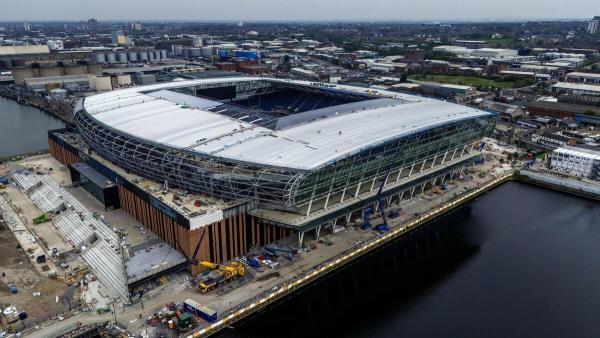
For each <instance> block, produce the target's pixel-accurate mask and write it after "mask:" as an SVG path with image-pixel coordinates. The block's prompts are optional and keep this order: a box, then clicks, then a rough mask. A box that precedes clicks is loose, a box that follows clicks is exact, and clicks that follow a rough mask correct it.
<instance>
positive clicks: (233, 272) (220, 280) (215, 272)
mask: <svg viewBox="0 0 600 338" xmlns="http://www.w3.org/2000/svg"><path fill="white" fill-rule="evenodd" d="M199 264H200V265H202V266H205V267H207V268H209V269H211V271H210V272H209V273H208V274H207V275H205V276H204V278H202V279H201V280H200V281H199V282H198V289H199V290H200V292H202V293H206V292H208V291H210V290H213V289H215V288H217V287H219V286H221V285H223V284H225V283H228V282H231V281H232V280H234V279H237V278H240V277H244V274H245V272H246V269H245V268H244V265H243V264H242V263H240V262H231V263H229V264H228V265H222V264H216V263H212V262H208V261H200V262H199Z"/></svg>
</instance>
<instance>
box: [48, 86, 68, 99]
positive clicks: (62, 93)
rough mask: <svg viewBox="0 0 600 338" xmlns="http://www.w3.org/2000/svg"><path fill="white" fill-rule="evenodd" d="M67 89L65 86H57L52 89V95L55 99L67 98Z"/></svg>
mask: <svg viewBox="0 0 600 338" xmlns="http://www.w3.org/2000/svg"><path fill="white" fill-rule="evenodd" d="M67 93H68V92H67V90H66V89H63V88H56V89H52V90H51V91H50V97H51V98H53V99H55V100H65V99H66V98H67Z"/></svg>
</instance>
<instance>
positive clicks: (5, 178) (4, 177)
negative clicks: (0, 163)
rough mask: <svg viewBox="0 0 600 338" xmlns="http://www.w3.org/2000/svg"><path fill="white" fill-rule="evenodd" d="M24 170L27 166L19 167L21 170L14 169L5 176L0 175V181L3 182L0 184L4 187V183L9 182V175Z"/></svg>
mask: <svg viewBox="0 0 600 338" xmlns="http://www.w3.org/2000/svg"><path fill="white" fill-rule="evenodd" d="M23 170H27V168H21V169H19V170H16V171H13V172H11V173H8V174H6V175H4V176H0V182H2V183H1V184H0V185H1V186H2V187H4V184H6V183H8V178H9V177H11V176H12V175H14V174H16V173H20V172H21V171H23Z"/></svg>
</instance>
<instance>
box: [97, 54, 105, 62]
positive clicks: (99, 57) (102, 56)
mask: <svg viewBox="0 0 600 338" xmlns="http://www.w3.org/2000/svg"><path fill="white" fill-rule="evenodd" d="M94 62H96V63H106V55H105V54H104V53H96V54H94Z"/></svg>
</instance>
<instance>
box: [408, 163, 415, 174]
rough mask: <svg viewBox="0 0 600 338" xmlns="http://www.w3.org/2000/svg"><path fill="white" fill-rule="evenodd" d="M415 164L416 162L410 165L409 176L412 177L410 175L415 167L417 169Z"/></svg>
mask: <svg viewBox="0 0 600 338" xmlns="http://www.w3.org/2000/svg"><path fill="white" fill-rule="evenodd" d="M415 164H416V163H413V164H412V167H410V172H409V173H408V177H410V175H412V172H413V169H415Z"/></svg>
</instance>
